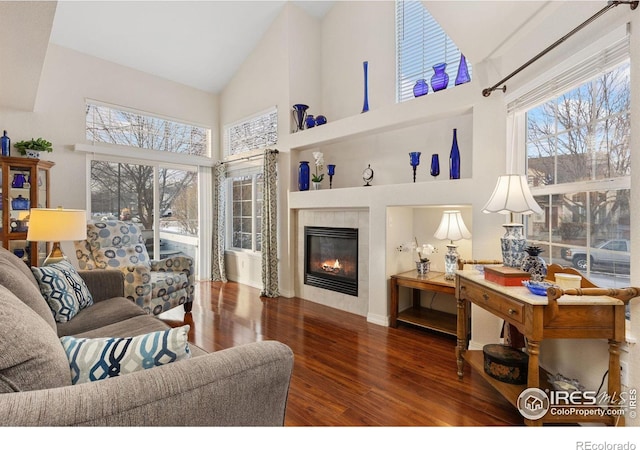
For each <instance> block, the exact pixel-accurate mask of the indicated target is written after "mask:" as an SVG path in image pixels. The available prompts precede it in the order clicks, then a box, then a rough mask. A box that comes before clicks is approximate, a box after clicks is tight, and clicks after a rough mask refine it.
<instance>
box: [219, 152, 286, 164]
mask: <svg viewBox="0 0 640 450" xmlns="http://www.w3.org/2000/svg"><path fill="white" fill-rule="evenodd" d="M268 151H269V153H275V154H276V155H277V154H278V153H280V151H279V150H278V149H273V150H268ZM263 156H264V154H262V153H260V154H256V155H251V156H245V157H243V158H235V159H232V160H229V161H218V162H219V163H220V164H230V163H234V162H240V161H249V160H251V159H256V158H262V157H263Z"/></svg>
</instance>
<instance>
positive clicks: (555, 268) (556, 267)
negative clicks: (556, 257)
mask: <svg viewBox="0 0 640 450" xmlns="http://www.w3.org/2000/svg"><path fill="white" fill-rule="evenodd" d="M556 273H568V274H571V275H580V276H581V277H582V281H581V282H580V287H581V288H596V287H598V286H597V285H596V284H594V283H593V282H592V281H591V280H589V279H588V278H587V277H585V276H584V275H583V274H582V273H581V272H580V271H578V270H576V269H574V268H573V267H563V266H561V265H560V264H549V265H548V266H547V280H549V281H551V282H555V281H556Z"/></svg>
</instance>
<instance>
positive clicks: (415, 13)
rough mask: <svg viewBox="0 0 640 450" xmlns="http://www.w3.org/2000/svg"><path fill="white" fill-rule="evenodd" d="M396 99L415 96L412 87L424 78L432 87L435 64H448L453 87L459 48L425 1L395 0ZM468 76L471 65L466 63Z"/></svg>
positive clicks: (400, 99) (403, 99)
mask: <svg viewBox="0 0 640 450" xmlns="http://www.w3.org/2000/svg"><path fill="white" fill-rule="evenodd" d="M396 57H397V62H396V63H397V67H396V68H397V88H398V90H397V101H398V102H403V101H405V100H409V99H412V98H414V96H413V86H414V85H415V83H416V81H418V80H419V79H422V78H424V79H425V80H426V81H427V84H429V92H433V91H432V89H431V83H430V79H431V76H432V75H433V66H434V65H436V64H439V63H442V62H444V63H446V64H447V68H446V72H447V74H448V75H449V87H453V86H454V81H455V79H456V76H457V72H458V64H459V62H460V50H459V49H458V47H457V46H456V45H455V44H454V43H453V41H452V40H451V38H449V36H448V35H447V34H446V33H445V32H444V30H443V29H442V27H440V24H438V22H436V20H435V19H434V18H433V17H432V16H431V14H429V11H427V9H426V8H425V7H424V5H423V3H422V1H415V0H411V1H404V0H398V1H396ZM467 66H468V69H469V75H471V64H470V63H469V62H467Z"/></svg>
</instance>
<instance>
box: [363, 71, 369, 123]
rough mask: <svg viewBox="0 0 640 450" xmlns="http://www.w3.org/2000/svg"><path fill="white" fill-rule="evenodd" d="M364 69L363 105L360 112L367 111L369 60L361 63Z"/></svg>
mask: <svg viewBox="0 0 640 450" xmlns="http://www.w3.org/2000/svg"><path fill="white" fill-rule="evenodd" d="M362 68H363V69H364V105H362V112H367V111H369V74H368V72H369V61H364V62H363V63H362Z"/></svg>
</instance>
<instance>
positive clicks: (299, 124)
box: [293, 103, 309, 131]
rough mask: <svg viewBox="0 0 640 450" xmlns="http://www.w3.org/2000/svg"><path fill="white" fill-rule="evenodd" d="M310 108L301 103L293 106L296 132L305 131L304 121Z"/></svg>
mask: <svg viewBox="0 0 640 450" xmlns="http://www.w3.org/2000/svg"><path fill="white" fill-rule="evenodd" d="M307 109H309V106H307V105H303V104H301V103H298V104H295V105H293V119H294V120H295V122H296V131H302V130H304V121H305V119H306V117H307Z"/></svg>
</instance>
